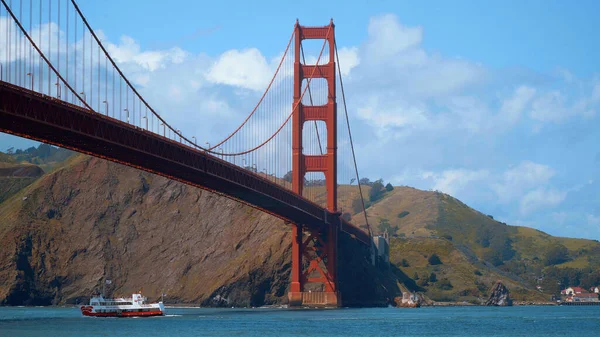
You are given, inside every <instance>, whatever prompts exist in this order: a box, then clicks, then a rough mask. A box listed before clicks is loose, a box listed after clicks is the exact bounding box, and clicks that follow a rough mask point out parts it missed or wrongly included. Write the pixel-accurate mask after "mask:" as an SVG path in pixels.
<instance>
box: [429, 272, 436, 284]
mask: <svg viewBox="0 0 600 337" xmlns="http://www.w3.org/2000/svg"><path fill="white" fill-rule="evenodd" d="M429 282H437V275H436V274H435V273H434V272H431V274H429Z"/></svg>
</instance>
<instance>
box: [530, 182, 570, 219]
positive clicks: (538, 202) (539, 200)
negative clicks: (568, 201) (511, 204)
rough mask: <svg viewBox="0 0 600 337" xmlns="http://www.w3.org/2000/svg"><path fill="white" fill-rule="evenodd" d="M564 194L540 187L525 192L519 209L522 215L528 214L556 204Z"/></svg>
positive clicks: (562, 198) (563, 198) (565, 194)
mask: <svg viewBox="0 0 600 337" xmlns="http://www.w3.org/2000/svg"><path fill="white" fill-rule="evenodd" d="M566 196H567V193H566V192H561V191H557V190H555V189H546V188H543V187H541V188H538V189H535V190H533V191H530V192H528V193H527V194H525V196H523V198H522V199H521V202H520V204H519V206H520V208H519V209H520V212H521V214H522V215H528V214H530V213H532V212H533V211H536V210H539V209H541V208H547V207H554V206H557V205H559V204H560V203H561V202H563V200H565V197H566Z"/></svg>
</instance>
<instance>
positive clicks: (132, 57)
mask: <svg viewBox="0 0 600 337" xmlns="http://www.w3.org/2000/svg"><path fill="white" fill-rule="evenodd" d="M103 43H104V45H105V47H106V50H107V51H108V53H109V54H110V55H111V57H112V58H113V59H114V60H115V61H116V62H118V63H134V64H136V65H138V66H140V67H141V68H142V69H144V70H148V71H151V72H152V71H155V70H157V69H158V68H164V67H166V66H167V65H168V64H169V63H173V64H178V63H182V62H183V61H184V60H185V58H186V57H187V56H188V53H186V52H185V51H183V50H182V49H181V48H179V47H174V48H171V49H168V50H151V51H141V48H140V45H139V44H138V43H136V42H135V40H134V39H133V38H131V37H129V36H122V37H121V41H120V43H119V44H118V45H116V44H113V43H110V42H107V41H103Z"/></svg>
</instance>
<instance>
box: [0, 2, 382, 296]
mask: <svg viewBox="0 0 600 337" xmlns="http://www.w3.org/2000/svg"><path fill="white" fill-rule="evenodd" d="M0 1H2V5H1V6H0V40H2V43H0V131H2V132H5V133H9V134H14V135H17V136H21V137H26V138H30V139H34V140H38V141H42V142H45V143H49V144H54V145H57V146H61V147H65V148H69V149H72V150H75V151H78V152H81V153H85V154H89V155H92V156H96V157H100V158H104V159H107V160H111V161H114V162H118V163H121V164H124V165H128V166H132V167H135V168H138V169H141V170H145V171H148V172H152V173H156V174H159V175H162V176H165V177H168V178H171V179H174V180H178V181H181V182H183V183H186V184H189V185H193V186H197V187H199V188H202V189H205V190H210V191H213V192H216V193H219V194H221V195H224V196H227V197H229V198H232V199H235V200H238V201H240V202H243V203H245V204H247V205H250V206H252V207H255V208H258V209H260V210H262V211H265V212H268V213H270V214H272V215H274V216H276V217H279V218H281V219H284V220H285V221H286V223H288V224H289V225H290V226H291V229H292V232H293V236H292V237H293V238H292V274H291V284H290V291H289V294H288V298H289V300H290V305H303V304H304V305H307V304H308V305H310V304H313V305H324V306H339V305H341V298H340V294H339V289H338V288H339V287H338V283H339V280H338V277H337V268H338V266H337V261H338V241H339V236H340V235H346V236H349V237H350V238H351V239H352V240H355V241H356V242H359V243H361V244H363V245H366V246H368V247H371V246H372V241H371V231H370V228H369V225H368V221H367V217H366V212H365V211H364V201H363V200H362V191H361V190H360V184H359V180H360V179H359V177H358V169H357V167H356V160H355V156H354V148H353V144H352V135H351V132H350V125H349V119H348V112H347V107H346V100H345V92H344V87H343V78H342V73H341V71H340V70H341V69H340V64H339V57H338V50H337V44H336V39H335V26H334V24H333V21H331V22H330V23H329V25H327V26H322V27H306V26H301V25H300V24H299V23H298V22H296V24H295V26H294V29H293V31H292V33H291V37H290V39H289V41H288V43H287V46H286V47H285V50H284V52H283V55H282V57H281V59H280V60H279V62H278V63H277V67H276V69H275V71H274V74H273V76H272V78H271V80H270V82H269V83H268V85H267V87H266V89H265V91H264V93H263V94H262V95H261V96H260V98H259V99H258V102H257V103H256V105H255V106H254V107H252V109H251V110H250V112H249V113H248V116H247V117H246V118H245V119H244V120H243V121H241V124H240V125H239V126H238V127H237V128H236V129H235V130H233V131H232V132H231V133H230V134H229V135H227V136H226V137H224V138H223V139H222V140H221V141H219V142H216V143H214V144H213V145H211V144H210V143H208V142H205V143H202V142H201V141H200V142H199V141H198V138H197V137H196V136H190V135H187V134H186V135H184V133H183V132H182V131H181V130H180V129H178V128H177V127H175V126H174V125H172V124H170V123H168V122H167V120H166V119H165V118H164V117H163V116H161V115H159V114H158V113H157V111H156V110H155V109H154V108H153V107H152V106H151V105H150V103H149V101H148V100H146V99H145V98H144V97H143V96H142V95H141V93H140V90H138V89H136V87H135V86H134V85H133V84H132V82H131V81H130V80H129V79H128V78H127V77H126V76H125V74H124V72H123V71H122V70H121V69H120V68H119V66H118V64H117V62H115V60H114V59H113V58H112V57H111V55H110V54H109V53H108V51H107V48H106V47H105V45H104V43H103V41H102V39H100V38H99V36H98V34H97V33H96V32H95V31H94V30H93V29H92V28H91V26H90V24H89V22H88V21H87V19H86V17H85V16H84V15H83V13H82V11H81V10H80V8H79V7H78V5H77V4H76V2H75V1H74V0H62V1H61V0H54V1H52V0H48V1H41V0H40V1H33V0H29V1H27V0H25V1H23V0H20V1H16V0H15V1H6V0H0ZM305 40H317V41H322V43H321V44H320V48H319V50H318V54H317V53H316V51H314V52H315V54H317V55H312V54H309V57H307V56H306V53H305V48H304V44H303V41H305ZM307 58H308V59H311V58H312V59H315V62H314V63H313V64H308V63H307V61H306V60H307ZM338 89H340V90H339V91H341V94H342V104H343V112H344V113H339V114H338V110H339V108H338V102H337V92H338ZM338 126H342V127H341V128H339V130H338ZM199 143H200V144H199ZM339 181H342V184H339V183H338V182H339ZM353 182H356V185H353ZM358 199H360V200H361V203H362V209H361V210H360V211H362V213H363V215H364V222H363V226H362V227H363V229H361V228H359V227H358V226H355V225H353V224H352V223H351V220H350V219H349V218H350V216H348V214H350V211H349V209H350V208H351V204H352V202H353V201H356V200H358ZM345 213H348V214H345ZM355 213H356V212H355ZM359 213H360V212H359ZM342 214H344V216H342ZM360 221H361V222H362V221H363V220H362V219H360ZM315 285H317V287H316V288H315ZM311 289H313V290H314V289H316V290H317V291H312V290H311Z"/></svg>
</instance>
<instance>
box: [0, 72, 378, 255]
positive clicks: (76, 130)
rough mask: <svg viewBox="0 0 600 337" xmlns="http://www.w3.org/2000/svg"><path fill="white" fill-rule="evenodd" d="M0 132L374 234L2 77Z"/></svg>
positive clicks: (317, 223)
mask: <svg viewBox="0 0 600 337" xmlns="http://www.w3.org/2000/svg"><path fill="white" fill-rule="evenodd" d="M0 131H2V132H6V133H10V134H14V135H17V136H21V137H26V138H31V139H35V140H38V141H42V142H46V143H50V144H54V145H57V146H61V147H65V148H69V149H72V150H75V151H78V152H82V153H86V154H89V155H92V156H96V157H100V158H104V159H107V160H111V161H114V162H118V163H121V164H124V165H128V166H132V167H135V168H138V169H141V170H145V171H148V172H152V173H155V174H159V175H162V176H165V177H168V178H170V179H175V180H178V181H181V182H183V183H186V184H189V185H193V186H196V187H199V188H202V189H205V190H210V191H214V192H217V193H219V194H222V195H224V196H227V197H229V198H232V199H235V200H238V201H241V202H244V203H246V204H248V205H250V206H252V207H256V208H258V209H261V210H263V211H265V212H268V213H270V214H272V215H274V216H277V217H279V218H281V219H284V220H286V221H290V222H293V223H299V224H305V225H307V226H309V227H312V228H319V227H323V226H327V225H331V224H339V225H340V226H341V228H342V230H343V231H345V232H348V233H349V234H350V235H352V236H353V237H355V238H356V239H357V240H359V241H361V242H363V243H364V244H370V238H369V236H368V234H366V233H365V232H364V231H362V230H361V229H359V228H357V227H355V226H354V225H352V224H349V223H347V222H345V221H343V220H342V219H341V218H340V217H339V214H334V213H331V212H328V211H327V210H326V209H325V208H323V207H320V206H319V205H317V204H314V203H312V202H311V201H309V200H307V199H305V198H303V197H301V196H299V195H297V194H295V193H293V192H292V191H290V190H288V189H286V188H284V187H282V186H279V185H277V184H275V183H273V182H271V181H269V180H267V179H264V178H262V177H260V176H259V175H257V174H254V173H252V172H251V171H248V170H246V169H244V168H241V167H239V166H236V165H233V164H231V163H228V162H226V161H224V160H221V159H219V158H217V157H215V156H212V155H210V154H207V153H204V152H202V151H199V150H197V149H194V148H192V147H189V146H186V145H183V144H181V143H178V142H176V141H173V140H171V139H168V138H165V137H162V136H160V135H157V134H155V133H152V132H149V131H146V130H144V129H142V128H138V127H135V126H133V125H130V124H127V123H124V122H121V121H119V120H116V119H114V118H111V117H107V116H104V115H102V114H98V113H96V112H93V111H90V110H87V109H84V108H81V107H79V106H76V105H72V104H69V103H67V102H64V101H61V100H58V99H55V98H53V97H50V96H46V95H43V94H40V93H37V92H34V91H31V90H28V89H25V88H21V87H17V86H14V85H12V84H9V83H6V82H2V81H0Z"/></svg>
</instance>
